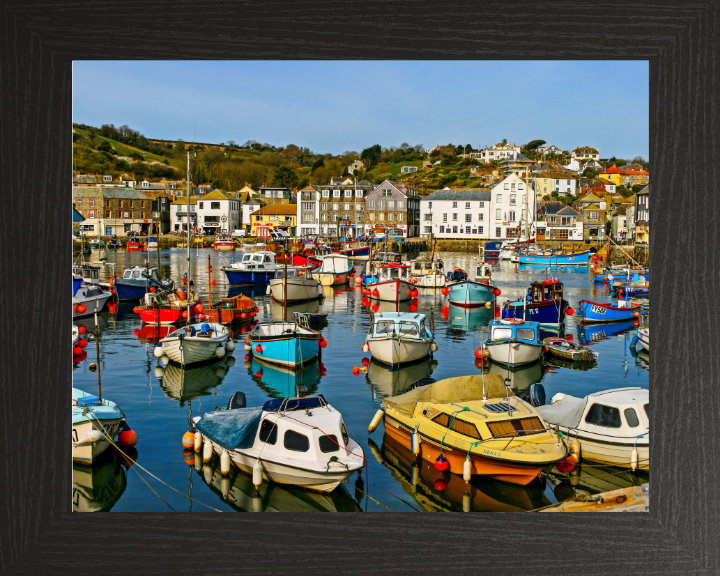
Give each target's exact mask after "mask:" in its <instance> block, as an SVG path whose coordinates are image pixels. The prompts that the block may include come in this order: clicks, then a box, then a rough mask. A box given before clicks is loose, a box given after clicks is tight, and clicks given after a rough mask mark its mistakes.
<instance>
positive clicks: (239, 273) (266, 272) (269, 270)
mask: <svg viewBox="0 0 720 576" xmlns="http://www.w3.org/2000/svg"><path fill="white" fill-rule="evenodd" d="M222 271H223V272H225V276H227V279H228V282H229V283H230V285H231V286H243V285H246V284H267V283H268V282H270V280H272V279H273V278H275V254H274V253H273V252H268V251H258V252H248V253H246V254H243V255H242V259H241V260H240V262H233V263H232V264H231V265H230V266H223V267H222Z"/></svg>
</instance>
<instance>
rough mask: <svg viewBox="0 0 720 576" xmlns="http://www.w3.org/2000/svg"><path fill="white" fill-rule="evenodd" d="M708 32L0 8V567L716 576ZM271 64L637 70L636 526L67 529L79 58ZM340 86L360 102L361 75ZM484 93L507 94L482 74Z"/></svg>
mask: <svg viewBox="0 0 720 576" xmlns="http://www.w3.org/2000/svg"><path fill="white" fill-rule="evenodd" d="M719 33H720V14H719V10H718V2H717V1H715V0H711V1H702V2H697V1H690V2H683V3H679V2H678V3H672V4H670V3H664V2H660V1H657V0H648V1H647V2H643V3H622V2H610V1H607V0H606V1H604V2H597V3H577V2H555V3H553V4H551V5H545V4H541V3H536V2H525V1H520V2H512V3H511V2H494V3H480V2H473V3H470V2H452V1H451V2H447V3H431V2H427V1H418V2H399V3H389V2H387V3H377V4H373V3H367V2H358V3H351V2H328V1H324V0H315V1H312V2H310V1H303V2H288V1H282V2H266V1H257V2H236V3H231V2H221V1H217V0H209V1H207V2H202V3H196V2H189V1H186V0H179V1H175V2H168V1H154V2H122V3H121V2H115V1H112V2H108V1H102V2H100V1H97V0H89V1H86V2H65V3H61V4H46V3H42V2H40V3H38V2H28V1H26V0H25V1H20V0H5V2H3V3H2V4H0V44H1V46H2V50H0V90H1V96H0V98H1V99H0V115H1V117H2V122H1V124H0V168H1V169H0V176H1V177H2V185H1V187H2V196H1V197H2V199H3V207H4V209H3V211H2V212H3V215H2V227H1V236H0V237H1V238H2V251H1V252H0V254H2V260H1V261H0V270H1V271H2V283H3V287H2V291H1V292H0V302H2V305H1V306H0V310H2V311H3V313H4V316H5V322H4V323H5V330H3V331H2V336H1V337H0V338H2V344H1V345H0V358H1V365H2V367H3V368H2V374H3V377H2V381H1V382H0V406H2V409H3V417H2V420H1V421H0V430H2V434H1V436H0V437H1V438H2V445H3V457H2V458H1V459H0V468H1V470H2V473H1V476H0V478H1V479H2V484H3V486H4V490H3V497H2V498H1V499H0V573H3V574H24V573H30V572H37V573H42V574H58V573H68V574H73V575H76V576H80V575H84V574H88V575H93V576H96V575H97V574H99V573H102V572H110V573H121V574H154V575H157V574H173V575H177V574H181V573H183V574H185V573H187V574H219V573H253V574H286V573H293V574H297V573H302V574H305V573H307V574H314V575H317V574H334V573H343V574H345V573H368V574H400V573H413V574H417V573H426V572H427V573H447V574H499V573H502V574H510V573H512V574H513V575H518V576H520V575H522V574H531V575H533V576H538V575H541V574H552V575H556V574H583V575H588V576H589V575H592V574H602V575H603V576H607V575H608V574H618V573H628V574H634V575H640V574H648V575H649V574H653V575H655V574H717V573H718V572H720V561H719V560H720V556H719V555H718V544H717V538H718V536H720V531H719V530H718V518H720V513H719V512H720V511H719V502H720V499H718V497H717V494H716V484H715V482H714V481H713V480H712V479H713V478H714V477H715V474H716V473H718V472H720V469H719V466H718V462H719V459H718V448H717V444H716V442H715V441H714V440H715V436H716V434H717V424H718V414H720V412H718V407H720V405H719V404H718V402H717V398H718V393H717V392H716V386H717V385H718V382H717V381H716V380H715V379H716V378H717V375H718V373H719V370H720V365H719V360H720V353H719V352H718V346H717V341H718V339H717V337H716V336H717V333H718V328H717V322H716V321H715V320H716V319H715V317H714V314H713V312H714V310H713V305H712V303H713V302H714V300H713V294H715V291H714V288H715V287H717V286H718V271H719V270H720V267H719V266H718V255H719V254H720V251H718V249H717V247H718V245H720V237H719V236H720V235H719V234H718V227H717V225H716V223H715V221H714V218H715V217H716V215H717V214H718V213H719V211H718V200H717V198H716V187H717V182H718V175H719V174H720V172H719V171H718V167H717V166H718V159H719V158H720V147H719V146H718V142H719V136H718V135H719V134H720V125H719V122H718V120H719V118H720V112H719V110H720V103H719V102H718V97H717V95H718V88H719V83H720V60H719V59H718V52H719V51H720V44H719V43H718V40H717V39H718V37H720V34H719ZM285 58H291V59H397V60H403V59H434V60H454V59H488V60H494V59H500V60H502V59H564V60H572V59H582V60H588V63H587V65H588V66H592V65H593V63H592V60H626V59H627V60H630V59H632V60H649V61H650V76H651V77H650V100H651V102H650V104H651V105H650V126H651V135H650V146H651V149H650V151H651V161H652V169H651V172H652V196H653V216H652V232H651V242H650V245H651V259H652V268H653V272H652V274H653V308H654V310H655V312H654V315H653V320H652V324H653V333H654V334H655V335H656V336H655V337H654V342H653V365H652V369H651V380H652V387H651V394H652V402H651V404H652V418H653V426H654V428H655V433H654V435H653V440H652V444H651V453H652V461H653V470H652V481H651V511H650V513H649V514H547V515H546V514H541V515H537V514H535V515H533V514H519V513H518V514H501V513H495V514H489V513H486V514H483V513H477V514H469V515H463V514H438V515H429V514H425V515H423V516H422V517H419V516H412V515H410V514H376V515H373V516H372V517H368V516H366V515H363V514H354V515H353V514H335V515H317V514H305V515H303V514H280V515H269V514H263V515H252V516H246V515H241V514H225V515H219V514H194V515H189V514H144V513H143V514H141V513H138V514H99V515H89V514H74V515H73V514H72V513H71V511H70V510H71V505H70V496H71V456H70V444H69V442H67V436H68V434H67V432H68V430H69V428H70V410H69V409H68V392H69V389H70V386H71V369H70V357H69V353H68V350H69V347H68V342H67V340H66V338H67V337H66V336H65V335H66V334H67V333H68V330H67V327H68V326H69V324H70V306H69V305H68V303H67V298H66V293H67V280H66V278H67V272H68V271H69V269H70V264H71V246H70V227H71V224H70V222H71V221H70V212H71V211H70V176H71V170H72V157H71V156H72V150H71V149H72V147H71V122H72V117H71V112H72V110H71V104H72V93H71V92H72V83H71V74H72V61H73V60H83V59H99V60H103V59H107V60H121V59H175V60H183V59H201V60H202V59H285ZM121 81H122V79H121V78H119V79H118V82H121ZM191 81H192V79H188V82H191ZM348 81H349V82H356V83H357V84H358V89H367V90H368V91H369V92H370V91H371V88H372V79H371V78H348ZM428 81H429V82H432V79H428ZM494 82H497V83H498V84H500V83H501V82H502V78H488V83H494ZM597 82H598V86H600V85H601V84H602V82H603V79H602V78H598V79H597ZM458 89H462V79H461V78H459V79H458V82H457V84H456V85H455V86H448V100H447V102H445V103H438V105H452V94H453V91H454V90H458ZM594 89H596V87H595V86H592V85H589V86H587V90H588V91H592V90H594ZM287 90H290V91H291V90H292V87H291V86H288V87H287ZM373 97H376V96H373ZM529 97H532V95H531V94H530V95H529ZM472 113H473V112H472V110H468V114H472ZM568 122H587V123H588V125H589V126H588V128H589V130H591V127H592V123H593V122H614V123H616V124H617V132H618V138H622V132H623V111H622V110H612V109H607V110H589V111H588V115H587V116H586V117H585V118H581V119H568ZM336 128H338V127H334V128H333V129H336ZM348 128H349V129H351V127H348ZM713 335H715V336H713Z"/></svg>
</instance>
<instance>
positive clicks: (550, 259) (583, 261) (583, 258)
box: [518, 250, 590, 266]
mask: <svg viewBox="0 0 720 576" xmlns="http://www.w3.org/2000/svg"><path fill="white" fill-rule="evenodd" d="M589 260H590V250H585V251H584V252H576V253H575V254H553V255H550V256H536V255H527V254H520V255H519V258H518V263H519V264H549V265H551V266H586V265H587V263H588V261H589Z"/></svg>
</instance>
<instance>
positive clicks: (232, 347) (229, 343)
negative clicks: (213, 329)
mask: <svg viewBox="0 0 720 576" xmlns="http://www.w3.org/2000/svg"><path fill="white" fill-rule="evenodd" d="M225 350H227V351H228V352H232V351H233V350H235V342H233V341H232V340H228V341H227V342H225Z"/></svg>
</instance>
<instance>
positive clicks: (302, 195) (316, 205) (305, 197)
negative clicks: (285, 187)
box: [297, 186, 320, 236]
mask: <svg viewBox="0 0 720 576" xmlns="http://www.w3.org/2000/svg"><path fill="white" fill-rule="evenodd" d="M315 234H320V190H317V189H315V188H314V187H313V186H306V187H305V188H303V189H302V190H300V192H298V197H297V235H298V236H310V235H315Z"/></svg>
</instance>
